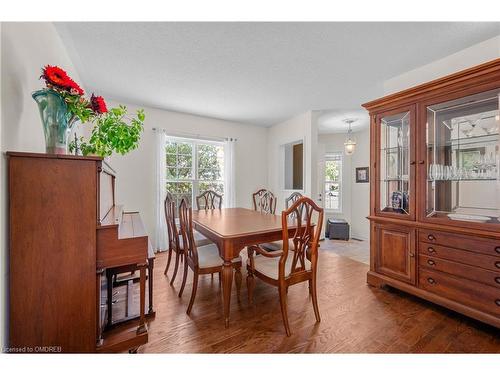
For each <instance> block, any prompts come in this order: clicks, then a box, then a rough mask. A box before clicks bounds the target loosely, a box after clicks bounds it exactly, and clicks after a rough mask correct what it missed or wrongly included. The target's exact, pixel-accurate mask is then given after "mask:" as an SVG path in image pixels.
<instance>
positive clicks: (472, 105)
mask: <svg viewBox="0 0 500 375" xmlns="http://www.w3.org/2000/svg"><path fill="white" fill-rule="evenodd" d="M499 98H500V90H499V89H497V90H493V91H488V92H483V93H480V94H476V95H471V96H467V97H463V98H460V99H456V100H451V101H447V102H444V103H438V104H434V105H430V106H427V107H426V111H427V123H426V153H427V155H426V160H427V164H426V167H427V181H426V190H427V191H426V208H425V210H426V211H425V215H426V218H440V219H442V220H447V221H449V220H457V221H468V222H476V223H494V224H500V184H499V182H500V180H499V146H500V138H499V124H500V119H499V111H498V109H499V100H500V99H499Z"/></svg>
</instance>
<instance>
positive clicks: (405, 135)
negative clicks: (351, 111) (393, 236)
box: [378, 110, 413, 218]
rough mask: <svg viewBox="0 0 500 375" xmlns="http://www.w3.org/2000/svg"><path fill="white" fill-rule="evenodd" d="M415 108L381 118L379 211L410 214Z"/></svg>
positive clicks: (408, 215) (402, 215)
mask: <svg viewBox="0 0 500 375" xmlns="http://www.w3.org/2000/svg"><path fill="white" fill-rule="evenodd" d="M411 123H412V111H409V110H408V111H403V112H400V113H396V114H391V115H388V116H383V117H381V118H380V122H379V124H378V125H379V143H380V147H379V152H380V155H379V163H378V165H379V171H378V172H379V173H378V178H379V181H378V184H379V189H378V195H379V197H378V204H379V207H378V211H379V213H382V214H383V213H388V214H390V215H396V216H399V217H401V218H410V215H411V212H410V195H411V194H412V193H413V192H412V191H411V190H412V185H413V183H412V182H411V173H412V171H411V170H412V168H411V164H410V163H411V161H410V159H411V147H412V146H411V139H410V135H411V133H412V132H411V127H412V126H411Z"/></svg>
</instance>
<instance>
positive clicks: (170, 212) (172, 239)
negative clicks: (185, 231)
mask: <svg viewBox="0 0 500 375" xmlns="http://www.w3.org/2000/svg"><path fill="white" fill-rule="evenodd" d="M163 206H164V208H165V221H166V222H167V234H168V247H169V249H172V247H173V246H175V247H176V248H177V249H178V248H179V232H178V231H177V225H176V223H175V199H174V197H173V195H172V193H170V192H169V191H167V195H166V197H165V201H164V202H163Z"/></svg>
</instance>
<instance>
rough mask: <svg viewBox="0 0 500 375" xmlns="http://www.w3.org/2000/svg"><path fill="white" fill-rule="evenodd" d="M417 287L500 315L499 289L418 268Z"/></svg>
mask: <svg viewBox="0 0 500 375" xmlns="http://www.w3.org/2000/svg"><path fill="white" fill-rule="evenodd" d="M418 282H419V287H420V288H421V289H424V290H426V291H428V292H431V293H434V294H437V295H439V296H442V297H445V298H448V299H450V300H453V301H456V302H459V303H462V304H464V305H467V306H470V307H472V308H475V309H477V310H481V311H483V312H486V313H488V314H492V315H494V316H497V317H500V289H499V288H493V287H490V286H487V285H484V284H480V283H476V282H474V281H469V280H465V279H462V278H458V277H454V276H449V275H447V274H445V273H442V272H434V271H430V270H427V269H425V268H419V280H418Z"/></svg>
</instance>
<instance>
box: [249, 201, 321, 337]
mask: <svg viewBox="0 0 500 375" xmlns="http://www.w3.org/2000/svg"><path fill="white" fill-rule="evenodd" d="M290 221H291V222H294V223H295V225H294V227H295V230H294V233H293V235H292V236H289V231H288V224H289V222H290ZM281 222H282V226H283V232H282V236H283V237H282V243H283V248H282V249H281V250H276V251H272V252H269V251H267V250H265V249H264V248H262V247H260V246H258V245H252V246H249V247H248V262H247V271H248V276H247V286H248V298H249V300H250V301H252V299H253V290H254V288H255V279H254V275H255V276H257V277H258V278H259V279H261V280H262V281H265V282H266V283H268V284H271V285H274V286H277V287H278V291H279V299H280V306H281V314H282V316H283V324H284V325H285V331H286V334H287V336H290V335H291V331H290V325H289V323H288V313H287V303H286V295H287V291H288V287H289V286H291V285H295V284H298V283H302V282H304V281H307V282H308V283H309V293H310V294H311V297H312V303H313V308H314V315H315V316H316V321H317V322H318V323H319V322H320V321H321V318H320V315H319V308H318V295H317V288H316V273H317V269H318V242H319V238H320V234H321V226H322V224H323V209H322V208H320V207H318V206H317V205H316V203H314V202H313V200H312V199H310V198H307V197H301V198H299V199H298V200H296V201H295V203H293V204H292V205H291V207H290V208H289V209H287V210H285V211H283V212H282V213H281ZM315 223H318V224H317V225H315ZM289 240H291V241H289ZM290 242H291V243H292V244H293V246H292V247H289V244H290ZM254 253H257V254H258V255H260V256H256V257H254Z"/></svg>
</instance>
